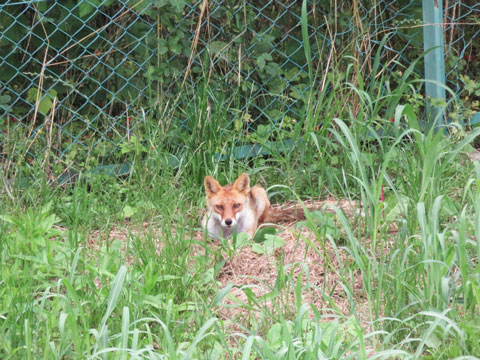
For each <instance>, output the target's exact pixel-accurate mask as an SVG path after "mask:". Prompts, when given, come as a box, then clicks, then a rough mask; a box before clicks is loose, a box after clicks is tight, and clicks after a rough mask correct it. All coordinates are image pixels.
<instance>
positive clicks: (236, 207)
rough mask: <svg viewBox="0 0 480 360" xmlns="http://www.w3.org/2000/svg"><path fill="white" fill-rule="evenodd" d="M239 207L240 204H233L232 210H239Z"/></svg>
mask: <svg viewBox="0 0 480 360" xmlns="http://www.w3.org/2000/svg"><path fill="white" fill-rule="evenodd" d="M240 206H242V204H240V203H236V204H233V208H234V209H238V208H240Z"/></svg>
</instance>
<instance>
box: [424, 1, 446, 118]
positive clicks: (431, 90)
mask: <svg viewBox="0 0 480 360" xmlns="http://www.w3.org/2000/svg"><path fill="white" fill-rule="evenodd" d="M422 7H423V24H424V27H423V46H424V51H428V50H430V49H432V50H430V51H429V52H428V53H427V54H426V55H425V80H426V82H425V91H426V94H427V97H428V99H427V114H428V116H429V118H430V119H433V120H434V122H436V126H441V125H443V124H444V119H443V118H444V111H443V108H442V107H440V106H434V105H432V104H431V103H430V100H429V99H444V100H445V97H446V96H445V52H444V50H443V9H442V0H422Z"/></svg>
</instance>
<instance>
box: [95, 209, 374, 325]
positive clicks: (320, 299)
mask: <svg viewBox="0 0 480 360" xmlns="http://www.w3.org/2000/svg"><path fill="white" fill-rule="evenodd" d="M305 205H306V206H307V207H308V208H310V209H320V210H321V211H326V212H330V213H332V212H333V210H332V209H331V206H332V205H333V206H336V207H337V208H339V209H341V210H342V211H343V212H344V214H345V215H346V216H347V218H348V217H354V216H356V215H357V214H360V215H361V212H360V210H359V209H358V206H357V204H356V203H355V202H349V201H345V200H343V201H337V200H326V201H314V202H308V203H305ZM290 206H292V207H293V206H295V205H294V203H290V204H283V205H282V206H280V207H281V208H288V207H290ZM152 226H154V224H147V223H145V224H143V226H136V227H135V228H133V229H132V228H131V227H125V228H118V229H112V230H110V231H109V233H108V234H105V233H100V232H94V233H92V234H90V236H89V239H88V246H89V247H90V248H93V249H94V248H96V247H98V246H99V244H101V243H102V241H105V240H110V241H113V240H120V241H122V243H123V244H126V243H127V239H128V236H130V234H135V235H137V236H140V237H141V236H142V233H143V234H144V233H145V232H146V231H147V230H148V231H151V227H152ZM279 229H280V230H279V232H278V233H277V235H278V236H280V237H281V238H282V239H283V240H284V242H285V244H284V245H283V246H282V247H280V248H278V249H276V250H275V251H273V252H269V253H264V254H259V253H258V252H255V251H253V250H252V247H251V246H249V245H251V244H249V245H247V246H244V247H243V248H241V249H237V250H236V251H235V252H234V253H233V255H232V254H227V253H222V255H223V258H224V259H225V260H226V262H225V264H224V266H223V267H222V269H221V270H220V271H219V274H218V276H217V279H216V280H217V281H218V282H219V286H220V288H224V287H226V286H227V285H233V287H232V288H231V289H230V291H229V294H228V295H227V296H225V297H224V298H223V300H222V302H221V303H220V304H219V308H218V311H219V313H218V316H220V317H222V318H223V319H224V320H230V321H231V322H232V323H233V324H236V325H238V326H239V328H238V330H240V328H241V327H243V326H248V324H249V322H251V321H252V320H253V321H255V319H252V316H254V317H256V316H257V314H258V313H259V311H258V310H260V309H263V310H267V311H271V312H273V313H275V312H276V311H279V310H278V309H281V311H282V312H283V315H284V316H285V317H287V318H288V317H289V316H290V315H292V316H293V315H294V314H295V313H296V305H295V304H296V301H297V299H296V285H297V281H298V278H299V276H300V282H301V302H302V303H303V304H305V303H306V304H310V305H312V306H314V307H315V309H317V310H318V312H319V313H320V314H321V315H322V318H323V319H325V321H329V320H331V319H332V318H336V317H348V316H350V315H351V314H352V313H355V314H356V315H357V316H358V315H359V314H364V315H362V318H361V319H360V321H361V323H363V324H365V326H367V324H368V322H369V321H368V311H367V306H368V304H367V300H366V299H365V297H364V294H363V291H362V290H363V280H362V275H361V273H360V272H356V273H353V274H351V275H350V278H349V281H350V282H349V284H350V289H349V290H348V291H346V290H345V289H344V288H343V287H342V286H341V285H340V283H342V282H345V280H342V281H340V279H339V274H338V272H337V270H338V269H339V268H340V266H341V264H344V263H346V262H348V261H351V260H350V257H349V254H348V253H347V252H346V251H344V250H342V248H341V245H339V244H335V245H333V244H331V243H330V242H329V241H328V240H327V239H325V238H323V239H317V238H316V235H315V234H314V232H313V231H311V230H309V229H307V228H306V227H298V226H296V224H293V223H291V224H281V226H280V228H279ZM153 232H154V234H155V235H156V236H155V237H157V238H159V239H161V237H162V236H161V233H160V232H159V231H155V230H154V231H153ZM195 239H196V240H197V241H199V242H200V241H203V239H204V234H203V232H202V231H196V232H195ZM334 240H335V239H334ZM124 246H125V245H124ZM207 246H209V248H210V249H211V253H217V254H218V252H219V251H220V252H222V251H224V250H222V249H221V246H220V244H219V242H218V241H210V242H209V243H208V244H207ZM156 247H157V253H158V255H159V256H161V252H162V247H163V246H162V243H161V241H159V243H158V245H157V246H156ZM204 252H205V249H204V247H203V246H200V245H198V244H194V245H193V247H192V259H194V258H195V256H198V255H199V254H201V253H204ZM133 261H134V259H132V258H131V257H128V256H127V259H126V262H127V264H131V263H132V262H133ZM282 267H283V274H284V275H285V276H284V277H283V278H278V274H279V269H281V268H282ZM277 281H284V282H285V283H284V286H281V287H278V288H280V289H281V290H280V292H278V291H277V290H276V289H277V287H275V284H276V282H277ZM252 293H253V294H255V296H254V298H256V299H253V298H252ZM248 294H250V295H248ZM252 300H253V301H252ZM353 304H354V305H353ZM352 306H354V307H355V308H352ZM309 315H310V316H313V312H312V311H310V313H309ZM256 320H258V318H257V319H256Z"/></svg>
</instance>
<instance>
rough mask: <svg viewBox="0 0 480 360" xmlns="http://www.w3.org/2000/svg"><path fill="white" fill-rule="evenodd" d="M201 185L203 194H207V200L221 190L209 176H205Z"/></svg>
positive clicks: (216, 182)
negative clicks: (203, 187)
mask: <svg viewBox="0 0 480 360" xmlns="http://www.w3.org/2000/svg"><path fill="white" fill-rule="evenodd" d="M203 184H204V185H205V193H206V194H207V197H208V198H211V197H212V196H213V195H215V194H216V193H218V192H219V191H220V189H221V188H222V187H221V186H220V184H219V183H218V181H217V180H215V179H214V178H213V177H211V176H205V180H203Z"/></svg>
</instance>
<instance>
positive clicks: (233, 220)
mask: <svg viewBox="0 0 480 360" xmlns="http://www.w3.org/2000/svg"><path fill="white" fill-rule="evenodd" d="M204 185H205V192H206V195H207V214H206V215H205V217H204V218H203V224H202V225H203V227H204V228H206V230H207V231H208V233H209V234H210V236H212V237H216V238H228V237H229V236H231V235H232V234H233V230H234V228H235V227H236V229H237V233H241V232H244V233H247V234H248V235H249V236H250V237H253V234H254V233H255V231H256V230H257V227H258V225H260V224H262V223H265V222H276V221H278V220H281V218H282V217H283V216H284V215H287V216H288V215H291V214H286V213H287V212H288V213H291V211H285V210H273V209H272V208H271V207H270V201H269V200H268V197H267V193H266V191H265V190H264V189H263V188H262V187H260V186H254V187H253V188H250V178H249V177H248V175H247V174H245V173H244V174H242V175H240V176H239V177H238V179H237V180H235V182H234V183H233V184H230V185H225V186H221V185H220V184H219V183H218V181H216V180H215V179H214V178H212V177H211V176H207V177H205V181H204ZM297 215H298V216H299V217H303V211H299V212H296V213H295V217H296V218H298V216H297ZM290 217H291V216H290Z"/></svg>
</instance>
